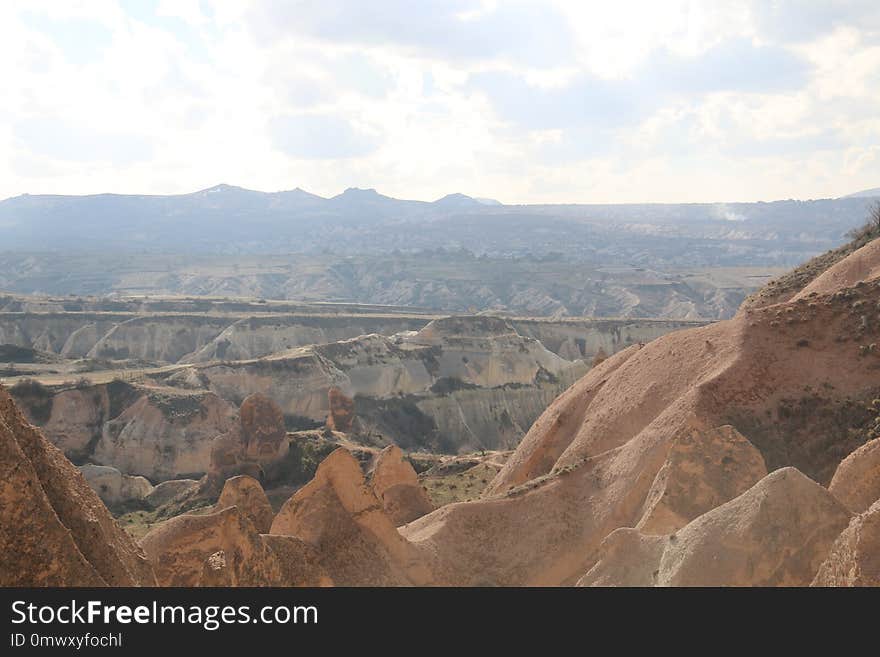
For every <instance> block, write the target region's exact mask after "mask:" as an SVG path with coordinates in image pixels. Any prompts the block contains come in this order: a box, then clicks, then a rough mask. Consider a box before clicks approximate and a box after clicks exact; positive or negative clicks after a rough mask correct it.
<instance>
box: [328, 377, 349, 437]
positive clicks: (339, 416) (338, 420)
mask: <svg viewBox="0 0 880 657" xmlns="http://www.w3.org/2000/svg"><path fill="white" fill-rule="evenodd" d="M327 403H328V404H329V405H330V412H329V413H328V414H327V423H326V426H327V428H328V429H330V430H331V431H341V432H342V433H349V432H350V431H351V430H352V427H353V426H354V400H353V399H352V398H351V397H346V396H345V395H344V394H343V392H342V390H340V389H339V388H337V387H336V386H332V387H331V388H330V389H329V390H328V391H327Z"/></svg>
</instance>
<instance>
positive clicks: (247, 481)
mask: <svg viewBox="0 0 880 657" xmlns="http://www.w3.org/2000/svg"><path fill="white" fill-rule="evenodd" d="M230 506H235V507H238V510H239V511H240V512H241V513H243V514H244V515H245V516H246V517H247V518H248V519H249V520H250V521H251V522H252V523H253V524H254V527H255V528H256V530H257V531H258V532H259V533H261V534H267V533H268V532H269V528H270V527H271V526H272V519H273V518H274V517H275V513H274V511H272V505H271V504H269V498H267V497H266V493H265V492H264V491H263V487H262V486H260V482H258V481H257V480H256V479H254V478H253V477H248V476H246V475H239V476H238V477H232V478H231V479H227V480H226V483H225V484H223V491H222V492H221V493H220V497H219V499H218V500H217V504H216V507H215V508H216V509H218V510H221V509H225V508H228V507H230Z"/></svg>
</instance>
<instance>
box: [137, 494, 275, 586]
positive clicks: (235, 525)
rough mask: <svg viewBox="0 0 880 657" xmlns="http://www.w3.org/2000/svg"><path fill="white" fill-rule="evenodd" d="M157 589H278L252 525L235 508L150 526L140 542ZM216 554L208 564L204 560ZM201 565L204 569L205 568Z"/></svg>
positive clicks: (266, 552) (268, 558) (271, 562)
mask: <svg viewBox="0 0 880 657" xmlns="http://www.w3.org/2000/svg"><path fill="white" fill-rule="evenodd" d="M141 546H142V547H143V549H144V551H145V552H146V554H147V558H148V559H149V560H150V562H151V563H152V564H153V567H154V569H155V572H156V578H157V579H158V581H159V585H160V586H197V585H199V584H200V583H202V578H203V573H205V574H206V575H207V577H208V581H206V582H205V583H207V584H213V585H218V584H221V583H222V584H225V585H229V586H272V585H276V586H277V585H280V584H279V582H280V578H281V571H280V566H279V565H278V562H277V560H276V559H275V558H274V555H273V554H272V552H271V551H270V550H269V549H268V548H267V547H266V545H265V544H264V543H263V541H262V540H261V539H260V535H259V534H258V533H257V531H256V529H255V528H254V526H253V523H251V521H250V520H249V519H248V518H247V517H246V516H245V515H244V514H243V513H242V512H240V511H239V509H238V508H237V507H234V506H232V507H228V508H225V509H221V510H220V511H216V512H214V513H209V514H205V515H188V514H184V515H181V516H177V517H175V518H171V519H170V520H166V521H165V522H163V523H161V524H160V525H156V526H155V527H153V528H152V529H151V530H150V531H149V532H147V534H146V535H145V536H144V537H143V538H142V539H141ZM218 552H222V553H223V554H222V556H217V557H214V559H213V563H212V564H207V560H208V559H209V558H210V557H212V556H213V555H215V554H216V553H218ZM206 564H207V568H206Z"/></svg>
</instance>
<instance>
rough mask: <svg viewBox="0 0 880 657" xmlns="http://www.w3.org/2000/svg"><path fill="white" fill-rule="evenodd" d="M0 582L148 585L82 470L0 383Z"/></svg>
mask: <svg viewBox="0 0 880 657" xmlns="http://www.w3.org/2000/svg"><path fill="white" fill-rule="evenodd" d="M0 552H2V554H3V558H2V559H0V585H2V586H107V585H110V586H142V585H146V586H150V585H154V584H155V581H156V580H155V578H154V575H153V571H152V569H151V568H150V565H149V563H147V561H146V559H145V558H144V556H143V553H142V552H141V551H140V550H139V548H138V547H137V545H136V544H135V543H134V541H133V540H132V539H131V538H130V537H129V536H128V535H127V534H126V533H125V532H124V531H123V530H122V529H121V528H120V527H119V526H118V525H117V524H116V522H115V521H114V520H113V517H112V516H111V515H110V513H109V512H108V511H107V509H106V507H105V506H104V505H103V504H102V503H101V500H100V499H99V498H98V496H97V495H96V494H95V493H94V491H92V489H91V488H89V486H88V484H87V483H86V481H85V479H84V478H83V477H82V475H81V474H80V472H79V471H78V470H77V469H76V467H74V466H73V465H72V464H71V463H70V462H69V461H68V460H67V459H66V458H65V457H64V455H63V454H62V453H61V452H60V451H59V450H58V449H57V448H56V447H54V446H52V445H50V444H49V443H48V442H47V441H46V439H45V438H44V437H43V435H42V434H41V433H40V432H39V430H37V429H36V428H34V427H33V426H31V425H30V424H28V423H27V422H26V421H25V419H24V418H23V417H22V415H21V413H20V412H19V411H18V409H17V408H16V407H15V404H14V403H13V402H12V399H11V398H10V397H9V395H8V394H7V393H6V391H5V390H3V389H2V388H0Z"/></svg>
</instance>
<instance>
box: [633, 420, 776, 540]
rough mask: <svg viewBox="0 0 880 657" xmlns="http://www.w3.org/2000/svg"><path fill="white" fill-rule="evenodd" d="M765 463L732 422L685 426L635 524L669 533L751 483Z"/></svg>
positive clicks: (761, 473)
mask: <svg viewBox="0 0 880 657" xmlns="http://www.w3.org/2000/svg"><path fill="white" fill-rule="evenodd" d="M766 474H767V468H766V467H765V466H764V459H763V458H762V457H761V453H760V452H759V451H758V450H757V449H755V447H754V446H753V445H752V444H751V443H750V442H749V441H748V440H746V439H745V438H743V436H742V434H740V433H739V432H738V431H737V430H736V429H734V428H733V427H731V426H723V427H718V428H717V429H710V430H708V431H700V430H698V429H690V430H684V431H682V432H680V433H679V434H678V436H676V437H675V438H674V439H673V441H672V444H671V445H670V448H669V453H668V454H667V456H666V461H665V462H664V463H663V467H661V468H660V471H659V472H658V473H657V476H656V477H655V478H654V483H653V484H652V485H651V490H650V491H649V492H648V497H647V499H646V500H645V506H644V510H643V512H642V517H641V520H639V523H638V524H637V525H636V529H638V530H640V531H641V532H642V533H644V534H668V533H670V532H673V531H675V530H676V529H679V528H680V527H684V526H685V525H686V524H687V523H688V522H690V521H691V520H693V519H694V518H696V517H697V516H699V515H701V514H703V513H705V512H706V511H710V510H712V509H714V508H715V507H716V506H720V505H721V504H724V503H725V502H727V501H728V500H732V499H733V498H734V497H736V496H737V495H739V494H740V493H744V492H745V491H747V490H748V489H749V488H751V487H752V486H753V485H754V484H756V483H757V482H758V481H759V480H760V479H761V478H762V477H763V476H764V475H766Z"/></svg>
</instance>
